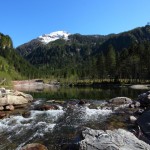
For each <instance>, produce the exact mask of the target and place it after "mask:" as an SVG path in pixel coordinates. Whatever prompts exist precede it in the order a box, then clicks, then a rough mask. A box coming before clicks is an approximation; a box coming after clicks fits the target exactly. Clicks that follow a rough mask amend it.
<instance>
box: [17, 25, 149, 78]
mask: <svg viewBox="0 0 150 150" xmlns="http://www.w3.org/2000/svg"><path fill="white" fill-rule="evenodd" d="M17 51H18V52H19V53H20V54H22V56H23V57H24V58H25V59H26V60H28V61H29V62H30V63H31V64H33V65H34V66H36V67H38V68H39V69H40V70H42V72H43V74H44V76H45V77H51V76H54V77H56V78H66V79H69V78H70V79H106V78H113V79H118V78H127V79H139V80H141V79H149V78H150V76H149V74H150V60H149V56H150V55H149V54H150V26H149V25H146V26H145V27H139V28H136V29H133V30H131V31H127V32H123V33H120V34H110V35H107V36H101V35H80V34H73V35H70V36H69V40H63V39H59V40H56V41H53V42H50V43H48V44H42V43H41V42H40V41H37V40H36V39H35V40H32V41H31V42H29V43H26V44H23V45H21V46H19V47H18V48H17Z"/></svg>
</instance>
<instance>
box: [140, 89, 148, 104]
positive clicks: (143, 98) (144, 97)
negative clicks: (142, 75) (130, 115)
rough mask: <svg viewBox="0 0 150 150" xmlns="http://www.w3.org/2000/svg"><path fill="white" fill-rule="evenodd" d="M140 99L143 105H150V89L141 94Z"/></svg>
mask: <svg viewBox="0 0 150 150" xmlns="http://www.w3.org/2000/svg"><path fill="white" fill-rule="evenodd" d="M138 101H139V102H140V105H141V106H142V107H147V106H150V91H148V92H146V93H142V94H140V95H139V96H138Z"/></svg>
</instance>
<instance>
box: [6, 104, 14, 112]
mask: <svg viewBox="0 0 150 150" xmlns="http://www.w3.org/2000/svg"><path fill="white" fill-rule="evenodd" d="M14 109H15V107H14V106H13V105H7V106H6V107H5V110H11V111H12V110H14Z"/></svg>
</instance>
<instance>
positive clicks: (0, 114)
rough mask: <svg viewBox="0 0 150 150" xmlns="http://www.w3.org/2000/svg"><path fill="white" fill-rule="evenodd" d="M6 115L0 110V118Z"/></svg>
mask: <svg viewBox="0 0 150 150" xmlns="http://www.w3.org/2000/svg"><path fill="white" fill-rule="evenodd" d="M5 116H6V114H5V113H4V112H2V111H0V119H2V118H4V117H5Z"/></svg>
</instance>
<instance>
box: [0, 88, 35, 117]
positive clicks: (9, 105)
mask: <svg viewBox="0 0 150 150" xmlns="http://www.w3.org/2000/svg"><path fill="white" fill-rule="evenodd" d="M32 100H33V97H32V96H31V95H30V94H25V93H23V92H19V91H16V90H9V89H5V88H0V118H3V117H5V116H8V115H7V114H8V111H14V110H15V109H19V108H21V109H22V108H25V107H26V106H27V104H29V103H30V102H32Z"/></svg>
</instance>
